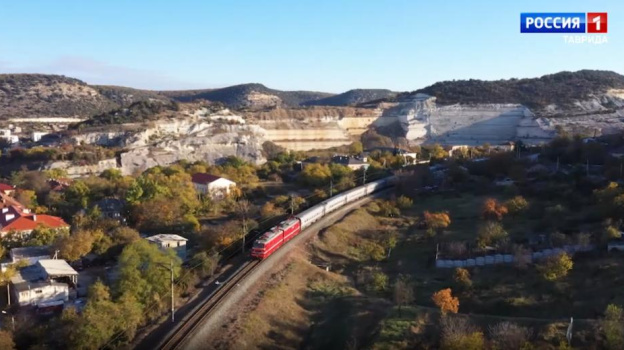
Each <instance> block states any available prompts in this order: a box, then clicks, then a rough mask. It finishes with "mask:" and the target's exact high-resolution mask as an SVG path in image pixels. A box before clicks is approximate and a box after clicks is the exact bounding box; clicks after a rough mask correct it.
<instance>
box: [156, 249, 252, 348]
mask: <svg viewBox="0 0 624 350" xmlns="http://www.w3.org/2000/svg"><path fill="white" fill-rule="evenodd" d="M260 262H261V261H260V260H250V261H247V262H246V263H245V264H244V265H243V266H241V267H240V268H239V270H238V271H237V272H236V273H235V274H234V275H232V276H231V277H230V278H229V279H228V280H226V281H225V282H223V284H222V287H221V288H219V289H218V290H217V291H216V292H215V294H214V295H212V297H211V298H210V299H209V300H208V302H206V303H205V304H203V305H202V306H201V307H200V308H199V309H198V310H197V311H196V312H194V313H193V314H192V315H191V316H190V317H188V318H187V319H185V320H184V321H183V322H182V324H181V325H180V326H179V327H178V328H177V330H176V331H175V332H174V333H173V334H172V335H171V337H170V338H169V339H167V341H166V342H165V343H164V344H162V346H161V347H160V349H162V350H174V349H183V345H184V343H185V341H186V339H187V338H188V335H189V334H192V333H193V332H194V331H195V330H196V329H197V327H199V325H200V324H202V321H203V320H205V319H206V318H207V317H208V316H210V314H211V313H212V311H213V310H215V309H216V308H217V306H219V305H220V304H221V302H222V301H223V300H225V299H226V298H227V296H228V295H229V294H230V293H231V292H232V291H234V289H236V287H237V285H238V282H240V281H241V280H243V279H244V278H245V277H246V276H247V275H249V274H250V273H251V272H252V271H253V270H254V269H255V268H256V267H257V266H258V265H259V264H260Z"/></svg>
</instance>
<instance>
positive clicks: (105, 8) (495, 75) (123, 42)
mask: <svg viewBox="0 0 624 350" xmlns="http://www.w3.org/2000/svg"><path fill="white" fill-rule="evenodd" d="M587 11H592V12H593V11H595V12H608V13H609V33H608V35H607V38H608V43H607V44H602V45H588V44H584V45H573V44H566V43H565V42H564V39H563V36H562V35H561V34H520V29H519V27H520V24H519V20H520V13H521V12H587ZM0 16H1V17H0V73H15V72H21V73H56V74H64V75H67V76H72V77H76V78H79V79H82V80H85V81H87V82H88V83H93V84H113V85H124V86H131V87H136V88H148V89H185V88H211V87H220V86H226V85H233V84H239V83H248V82H259V83H263V84H265V85H267V86H269V87H272V88H277V89H291V90H292V89H301V90H319V91H328V92H342V91H345V90H348V89H352V88H388V89H393V90H400V91H404V90H414V89H417V88H421V87H424V86H426V85H429V84H432V83H434V82H437V81H441V80H452V79H469V78H475V79H501V78H512V77H517V78H520V77H535V76H540V75H543V74H549V73H554V72H558V71H562V70H578V69H585V68H587V69H606V70H614V71H617V72H619V73H624V60H623V58H624V28H622V26H623V25H624V19H623V18H622V17H623V16H624V1H622V0H617V1H591V2H590V1H576V0H547V1H546V0H540V1H532V0H530V1H477V0H472V1H450V0H447V1H431V0H428V1H419V0H406V1H403V0H387V1H382V0H375V1H372V0H371V1H366V0H314V1H309V0H296V1H293V0H275V1H272V0H265V1H257V0H256V1H251V0H249V1H242V0H241V1H236V0H230V1H227V0H209V1H184V0H180V1H158V0H152V1H142V0H134V1H116V0H107V1H63V0H55V1H49V0H42V1H36V0H29V1H14V0H0Z"/></svg>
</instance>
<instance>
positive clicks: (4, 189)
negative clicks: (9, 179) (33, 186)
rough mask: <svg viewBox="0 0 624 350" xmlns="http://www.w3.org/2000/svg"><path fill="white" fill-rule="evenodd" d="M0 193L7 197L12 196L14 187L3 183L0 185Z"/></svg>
mask: <svg viewBox="0 0 624 350" xmlns="http://www.w3.org/2000/svg"><path fill="white" fill-rule="evenodd" d="M0 193H3V194H5V195H7V196H13V195H14V194H15V187H13V186H11V185H8V184H5V183H0Z"/></svg>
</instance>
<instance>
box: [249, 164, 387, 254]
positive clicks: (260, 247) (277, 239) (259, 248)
mask: <svg viewBox="0 0 624 350" xmlns="http://www.w3.org/2000/svg"><path fill="white" fill-rule="evenodd" d="M395 182H396V177H395V176H390V177H386V178H384V179H381V180H377V181H373V182H370V183H368V184H366V185H363V186H359V187H356V188H354V189H352V190H349V191H346V192H344V193H341V194H339V195H336V196H334V197H331V198H329V199H327V200H325V201H323V202H321V203H319V204H317V205H315V206H313V207H311V208H309V209H307V210H305V211H303V212H301V213H299V214H298V215H295V216H293V217H291V218H289V219H287V220H285V221H282V222H280V223H279V224H277V225H276V226H274V227H273V228H271V229H270V230H268V231H267V232H266V233H264V234H263V235H262V236H261V237H260V238H258V239H257V240H256V241H255V242H254V245H253V247H252V249H251V256H252V257H254V258H258V259H266V258H267V257H269V256H270V255H271V254H273V253H274V252H275V251H276V250H277V249H279V247H281V246H282V245H284V244H286V242H288V241H290V240H291V239H293V238H295V237H296V236H297V235H298V234H299V233H300V232H301V231H303V230H305V229H306V228H308V227H310V225H312V224H313V223H315V222H316V221H318V220H319V219H321V218H322V217H324V216H325V215H327V214H329V213H331V212H332V211H334V210H336V209H338V208H340V207H343V206H345V205H347V204H349V203H351V202H354V201H356V200H358V199H360V198H362V197H365V196H368V195H370V194H372V193H374V192H377V191H380V190H382V189H385V188H388V187H390V186H392V185H394V184H395Z"/></svg>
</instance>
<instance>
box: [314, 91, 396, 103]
mask: <svg viewBox="0 0 624 350" xmlns="http://www.w3.org/2000/svg"><path fill="white" fill-rule="evenodd" d="M396 94H397V93H396V92H393V91H390V90H386V89H354V90H349V91H347V92H343V93H341V94H338V95H334V96H330V97H326V98H321V99H318V100H314V101H309V102H305V103H304V105H308V106H354V105H358V104H361V103H367V102H370V101H375V100H379V99H384V98H392V97H394V96H396Z"/></svg>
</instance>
